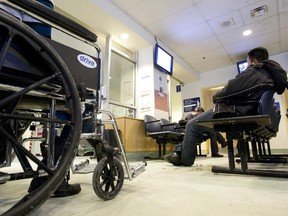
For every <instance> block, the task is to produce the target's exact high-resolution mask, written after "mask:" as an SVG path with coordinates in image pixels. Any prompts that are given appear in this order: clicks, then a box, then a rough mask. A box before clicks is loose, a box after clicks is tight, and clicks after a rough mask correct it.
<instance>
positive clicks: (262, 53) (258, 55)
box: [248, 47, 269, 62]
mask: <svg viewBox="0 0 288 216" xmlns="http://www.w3.org/2000/svg"><path fill="white" fill-rule="evenodd" d="M248 56H249V58H250V59H251V60H252V59H256V60H257V61H258V62H262V61H264V60H267V59H269V53H268V51H267V49H265V48H263V47H257V48H255V49H252V50H250V51H249V52H248Z"/></svg>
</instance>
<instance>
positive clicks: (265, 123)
mask: <svg viewBox="0 0 288 216" xmlns="http://www.w3.org/2000/svg"><path fill="white" fill-rule="evenodd" d="M274 93H275V92H274V91H273V90H267V91H265V92H264V93H263V94H262V96H261V99H260V101H259V106H258V115H254V116H240V117H229V118H219V119H212V120H205V121H198V122H197V123H198V124H200V125H202V126H206V127H213V128H214V129H216V130H218V131H221V132H225V133H226V139H227V141H228V160H229V168H225V167H219V166H213V167H212V172H215V173H234V174H246V175H260V176H271V177H284V178H287V177H288V172H287V171H282V170H281V171H280V170H264V169H248V162H249V161H250V160H251V158H250V151H249V146H248V142H249V141H251V139H255V140H261V139H265V141H269V139H271V137H273V136H276V133H277V131H278V127H279V121H280V117H281V116H280V112H279V110H278V108H277V107H275V106H274V98H273V96H274ZM234 139H235V140H237V141H238V145H239V149H238V151H239V154H240V158H241V159H240V163H241V169H237V168H235V158H234V149H233V140H234ZM257 151H258V150H257V146H256V145H252V152H253V157H254V158H253V159H254V160H255V154H257ZM257 162H263V161H260V160H259V161H257Z"/></svg>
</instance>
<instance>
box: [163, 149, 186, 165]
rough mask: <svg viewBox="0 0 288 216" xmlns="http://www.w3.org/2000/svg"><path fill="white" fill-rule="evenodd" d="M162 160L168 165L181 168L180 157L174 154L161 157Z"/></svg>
mask: <svg viewBox="0 0 288 216" xmlns="http://www.w3.org/2000/svg"><path fill="white" fill-rule="evenodd" d="M163 158H164V160H166V161H167V162H168V163H172V164H173V165H174V166H181V165H182V163H181V161H180V156H179V154H177V153H176V152H172V153H170V154H166V155H164V156H163Z"/></svg>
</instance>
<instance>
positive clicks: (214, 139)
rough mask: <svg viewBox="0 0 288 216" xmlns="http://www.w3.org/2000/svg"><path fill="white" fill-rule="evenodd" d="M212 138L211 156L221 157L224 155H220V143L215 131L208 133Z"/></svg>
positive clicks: (210, 130) (211, 130) (208, 131)
mask: <svg viewBox="0 0 288 216" xmlns="http://www.w3.org/2000/svg"><path fill="white" fill-rule="evenodd" d="M206 133H207V134H208V136H209V138H210V145H211V156H212V157H221V156H223V155H220V154H219V148H218V143H217V134H216V131H215V130H214V129H212V128H211V129H209V130H207V131H206Z"/></svg>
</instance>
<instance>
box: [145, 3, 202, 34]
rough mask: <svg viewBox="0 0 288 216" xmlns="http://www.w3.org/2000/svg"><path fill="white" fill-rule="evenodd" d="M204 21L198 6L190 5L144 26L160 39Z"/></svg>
mask: <svg viewBox="0 0 288 216" xmlns="http://www.w3.org/2000/svg"><path fill="white" fill-rule="evenodd" d="M204 22H205V18H204V17H203V16H202V15H201V13H200V12H199V10H198V8H197V7H195V6H191V7H188V8H186V9H184V10H181V11H180V12H177V13H175V14H173V15H171V16H169V17H167V18H165V19H161V20H159V21H157V22H154V23H152V24H151V25H148V26H146V28H147V29H148V30H149V31H150V32H152V33H154V34H155V35H157V36H158V38H160V39H162V38H165V37H167V35H168V36H169V35H171V34H177V33H179V32H182V31H183V30H185V29H190V28H192V27H193V26H196V25H199V24H201V23H204Z"/></svg>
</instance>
